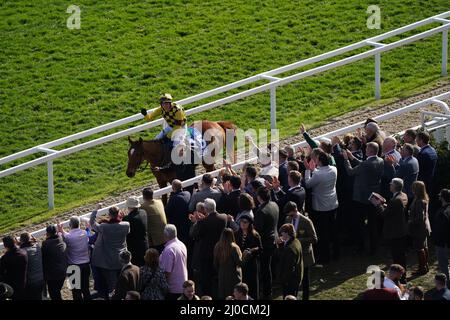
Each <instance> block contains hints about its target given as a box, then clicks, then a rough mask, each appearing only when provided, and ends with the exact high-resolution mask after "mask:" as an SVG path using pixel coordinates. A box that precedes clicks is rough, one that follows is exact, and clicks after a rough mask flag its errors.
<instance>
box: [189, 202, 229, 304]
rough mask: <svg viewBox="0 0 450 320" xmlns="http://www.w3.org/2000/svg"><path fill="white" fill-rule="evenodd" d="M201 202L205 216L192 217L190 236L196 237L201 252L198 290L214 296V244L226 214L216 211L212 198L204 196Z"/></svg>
mask: <svg viewBox="0 0 450 320" xmlns="http://www.w3.org/2000/svg"><path fill="white" fill-rule="evenodd" d="M203 203H204V210H205V216H206V217H194V218H192V219H193V220H192V221H193V222H194V223H195V224H194V226H193V227H192V237H193V238H195V239H197V243H196V245H198V246H199V252H201V255H200V259H199V260H200V261H199V262H200V270H199V271H200V290H199V291H200V292H201V295H209V296H216V295H213V286H212V284H213V282H214V281H215V278H216V277H217V275H216V271H215V269H214V264H213V257H214V246H215V245H216V243H217V241H219V238H220V235H221V234H222V231H223V230H224V229H225V227H226V225H227V215H226V214H221V213H218V212H217V211H216V202H215V201H214V199H210V198H206V199H205V200H204V201H203ZM214 289H215V288H214Z"/></svg>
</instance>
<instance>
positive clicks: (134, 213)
mask: <svg viewBox="0 0 450 320" xmlns="http://www.w3.org/2000/svg"><path fill="white" fill-rule="evenodd" d="M152 196H153V194H152ZM125 206H126V207H127V208H128V215H126V216H125V217H123V221H125V222H129V223H130V233H129V234H128V235H127V247H128V250H130V252H131V254H132V255H133V257H132V260H131V262H132V263H133V264H135V265H137V266H138V267H142V266H143V265H144V264H145V262H144V255H145V252H146V251H147V249H148V237H147V212H146V211H145V210H143V209H141V208H140V207H141V205H140V203H139V200H138V198H137V197H129V198H128V199H127V201H126V203H125Z"/></svg>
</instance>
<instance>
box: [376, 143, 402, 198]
mask: <svg viewBox="0 0 450 320" xmlns="http://www.w3.org/2000/svg"><path fill="white" fill-rule="evenodd" d="M396 146H397V140H395V139H394V138H392V137H386V139H384V141H383V155H382V158H383V160H384V171H383V176H382V177H381V190H380V191H381V192H380V194H381V195H382V196H383V197H384V198H386V199H390V198H391V197H392V194H391V192H390V187H389V184H390V183H391V181H392V179H393V178H394V177H395V170H396V168H397V167H398V163H399V161H400V159H401V155H400V153H399V152H398V151H397V150H396V149H395V148H396Z"/></svg>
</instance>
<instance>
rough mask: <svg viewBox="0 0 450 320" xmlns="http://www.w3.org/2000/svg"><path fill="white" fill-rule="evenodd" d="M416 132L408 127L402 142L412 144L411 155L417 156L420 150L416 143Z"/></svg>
mask: <svg viewBox="0 0 450 320" xmlns="http://www.w3.org/2000/svg"><path fill="white" fill-rule="evenodd" d="M416 137H417V132H416V130H413V129H408V130H406V131H405V134H404V135H403V143H409V144H410V145H412V146H413V156H414V157H416V158H417V155H418V154H419V152H420V148H419V146H418V145H417V143H416Z"/></svg>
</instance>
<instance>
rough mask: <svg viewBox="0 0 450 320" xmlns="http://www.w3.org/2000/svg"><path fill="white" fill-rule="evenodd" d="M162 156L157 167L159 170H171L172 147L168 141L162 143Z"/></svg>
mask: <svg viewBox="0 0 450 320" xmlns="http://www.w3.org/2000/svg"><path fill="white" fill-rule="evenodd" d="M163 152H164V157H163V163H162V166H161V167H160V168H159V171H160V172H166V171H171V170H173V162H172V147H171V146H170V145H169V144H168V143H164V151H163Z"/></svg>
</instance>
